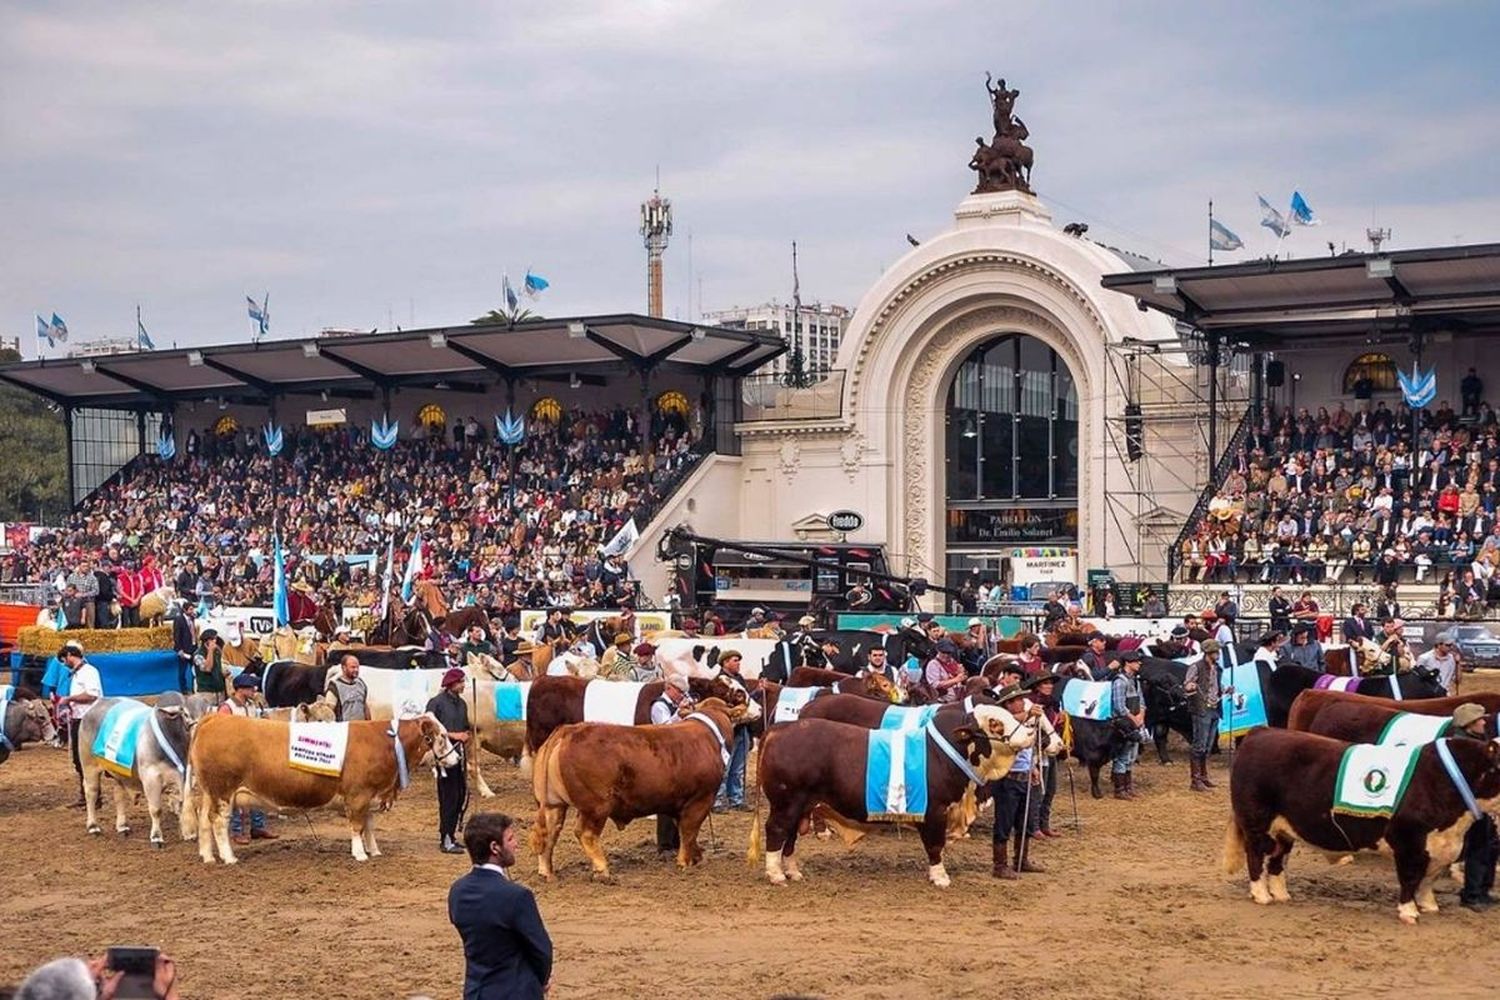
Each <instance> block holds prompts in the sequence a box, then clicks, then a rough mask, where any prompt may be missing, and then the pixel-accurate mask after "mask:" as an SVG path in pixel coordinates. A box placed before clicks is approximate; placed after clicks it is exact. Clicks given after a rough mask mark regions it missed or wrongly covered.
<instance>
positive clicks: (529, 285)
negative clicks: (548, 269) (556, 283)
mask: <svg viewBox="0 0 1500 1000" xmlns="http://www.w3.org/2000/svg"><path fill="white" fill-rule="evenodd" d="M550 284H551V282H550V281H548V280H547V279H546V278H544V277H542V276H541V275H540V274H532V273H531V269H530V268H527V270H526V294H527V295H529V296H531V297H532V298H536V297H537V296H538V295H540V294H541V293H542V292H545V291H546V290H547V286H548V285H550Z"/></svg>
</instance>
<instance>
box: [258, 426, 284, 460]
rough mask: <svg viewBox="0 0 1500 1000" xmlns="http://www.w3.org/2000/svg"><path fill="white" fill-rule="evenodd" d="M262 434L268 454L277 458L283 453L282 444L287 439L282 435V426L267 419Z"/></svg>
mask: <svg viewBox="0 0 1500 1000" xmlns="http://www.w3.org/2000/svg"><path fill="white" fill-rule="evenodd" d="M260 436H261V439H262V440H263V441H265V442H266V454H267V455H270V456H271V457H272V458H275V457H276V456H277V455H280V454H281V446H282V445H283V444H285V443H286V439H285V437H284V436H283V435H282V433H281V428H280V427H277V426H276V425H275V424H273V423H271V422H270V421H269V420H268V421H266V426H264V427H262V428H261V430H260Z"/></svg>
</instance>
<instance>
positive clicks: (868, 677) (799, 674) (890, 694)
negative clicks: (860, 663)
mask: <svg viewBox="0 0 1500 1000" xmlns="http://www.w3.org/2000/svg"><path fill="white" fill-rule="evenodd" d="M785 686H786V687H828V688H832V689H833V690H834V691H836V692H838V693H839V694H862V695H864V696H865V697H867V698H876V699H879V700H880V701H884V702H889V703H891V704H893V705H894V704H900V702H901V701H902V700H904V695H902V693H901V689H900V688H898V687H897V686H896V685H894V684H892V683H891V680H890V678H889V677H886V676H885V675H884V674H865V675H864V676H863V677H850V676H849V675H848V674H844V673H840V672H839V671H837V670H824V669H822V668H821V667H798V668H797V669H795V670H793V671H792V676H791V678H790V679H789V680H787V682H786V685H785Z"/></svg>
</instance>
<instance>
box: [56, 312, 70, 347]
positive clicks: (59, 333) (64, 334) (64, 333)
mask: <svg viewBox="0 0 1500 1000" xmlns="http://www.w3.org/2000/svg"><path fill="white" fill-rule="evenodd" d="M52 339H53V340H55V341H57V342H58V343H62V342H63V341H64V340H67V339H68V324H66V323H64V322H63V318H62V317H61V316H59V315H58V314H57V313H53V314H52Z"/></svg>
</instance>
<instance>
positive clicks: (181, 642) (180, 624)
mask: <svg viewBox="0 0 1500 1000" xmlns="http://www.w3.org/2000/svg"><path fill="white" fill-rule="evenodd" d="M196 615H197V608H196V607H195V606H194V605H192V604H188V603H186V602H184V603H183V605H182V610H181V611H179V612H178V614H177V617H176V618H173V619H172V649H173V650H175V651H176V653H177V686H178V687H179V688H180V689H181V690H182V693H183V694H189V693H191V692H192V690H193V654H194V653H196V652H197V651H198V627H197V625H196V624H195V623H194V621H193V619H194V617H196Z"/></svg>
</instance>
